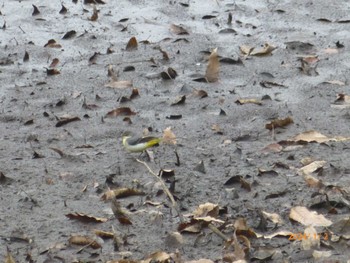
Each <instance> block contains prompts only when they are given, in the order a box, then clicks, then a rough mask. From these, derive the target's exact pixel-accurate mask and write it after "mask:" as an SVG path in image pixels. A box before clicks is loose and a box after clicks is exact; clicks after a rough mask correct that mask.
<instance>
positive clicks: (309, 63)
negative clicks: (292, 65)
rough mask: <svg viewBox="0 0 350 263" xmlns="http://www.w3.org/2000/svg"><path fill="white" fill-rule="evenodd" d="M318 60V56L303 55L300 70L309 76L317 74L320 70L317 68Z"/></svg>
mask: <svg viewBox="0 0 350 263" xmlns="http://www.w3.org/2000/svg"><path fill="white" fill-rule="evenodd" d="M318 61H319V59H318V57H317V56H309V57H302V58H300V62H301V67H300V70H301V71H302V72H303V73H304V74H305V75H307V76H317V75H318V72H317V71H316V68H317V62H318Z"/></svg>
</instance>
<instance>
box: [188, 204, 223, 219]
mask: <svg viewBox="0 0 350 263" xmlns="http://www.w3.org/2000/svg"><path fill="white" fill-rule="evenodd" d="M218 215H219V205H217V204H213V203H205V204H201V205H199V206H198V207H197V209H196V210H195V211H194V212H193V216H194V217H205V216H211V217H213V218H216V217H217V216H218Z"/></svg>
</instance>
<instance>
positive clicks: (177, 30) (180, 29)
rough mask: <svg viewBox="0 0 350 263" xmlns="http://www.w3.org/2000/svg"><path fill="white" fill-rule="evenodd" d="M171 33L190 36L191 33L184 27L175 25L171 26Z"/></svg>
mask: <svg viewBox="0 0 350 263" xmlns="http://www.w3.org/2000/svg"><path fill="white" fill-rule="evenodd" d="M170 31H171V32H173V33H174V34H176V35H188V34H189V33H188V32H187V30H186V29H185V28H183V27H182V26H178V25H175V24H172V25H170Z"/></svg>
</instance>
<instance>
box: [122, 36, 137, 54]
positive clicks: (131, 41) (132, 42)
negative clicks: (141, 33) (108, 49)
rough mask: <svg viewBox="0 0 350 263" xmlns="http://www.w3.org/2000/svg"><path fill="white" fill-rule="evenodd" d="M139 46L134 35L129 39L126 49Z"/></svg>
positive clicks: (133, 48) (134, 48) (130, 49)
mask: <svg viewBox="0 0 350 263" xmlns="http://www.w3.org/2000/svg"><path fill="white" fill-rule="evenodd" d="M137 46H138V43H137V40H136V37H132V38H130V39H129V41H128V44H127V45H126V48H125V49H126V50H127V51H132V50H136V49H137Z"/></svg>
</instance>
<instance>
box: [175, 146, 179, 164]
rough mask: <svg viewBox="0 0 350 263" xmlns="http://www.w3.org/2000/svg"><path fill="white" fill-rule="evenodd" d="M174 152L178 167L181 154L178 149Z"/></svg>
mask: <svg viewBox="0 0 350 263" xmlns="http://www.w3.org/2000/svg"><path fill="white" fill-rule="evenodd" d="M174 152H175V156H176V163H175V165H176V166H180V157H179V154H178V153H177V150H176V149H175V150H174Z"/></svg>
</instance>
